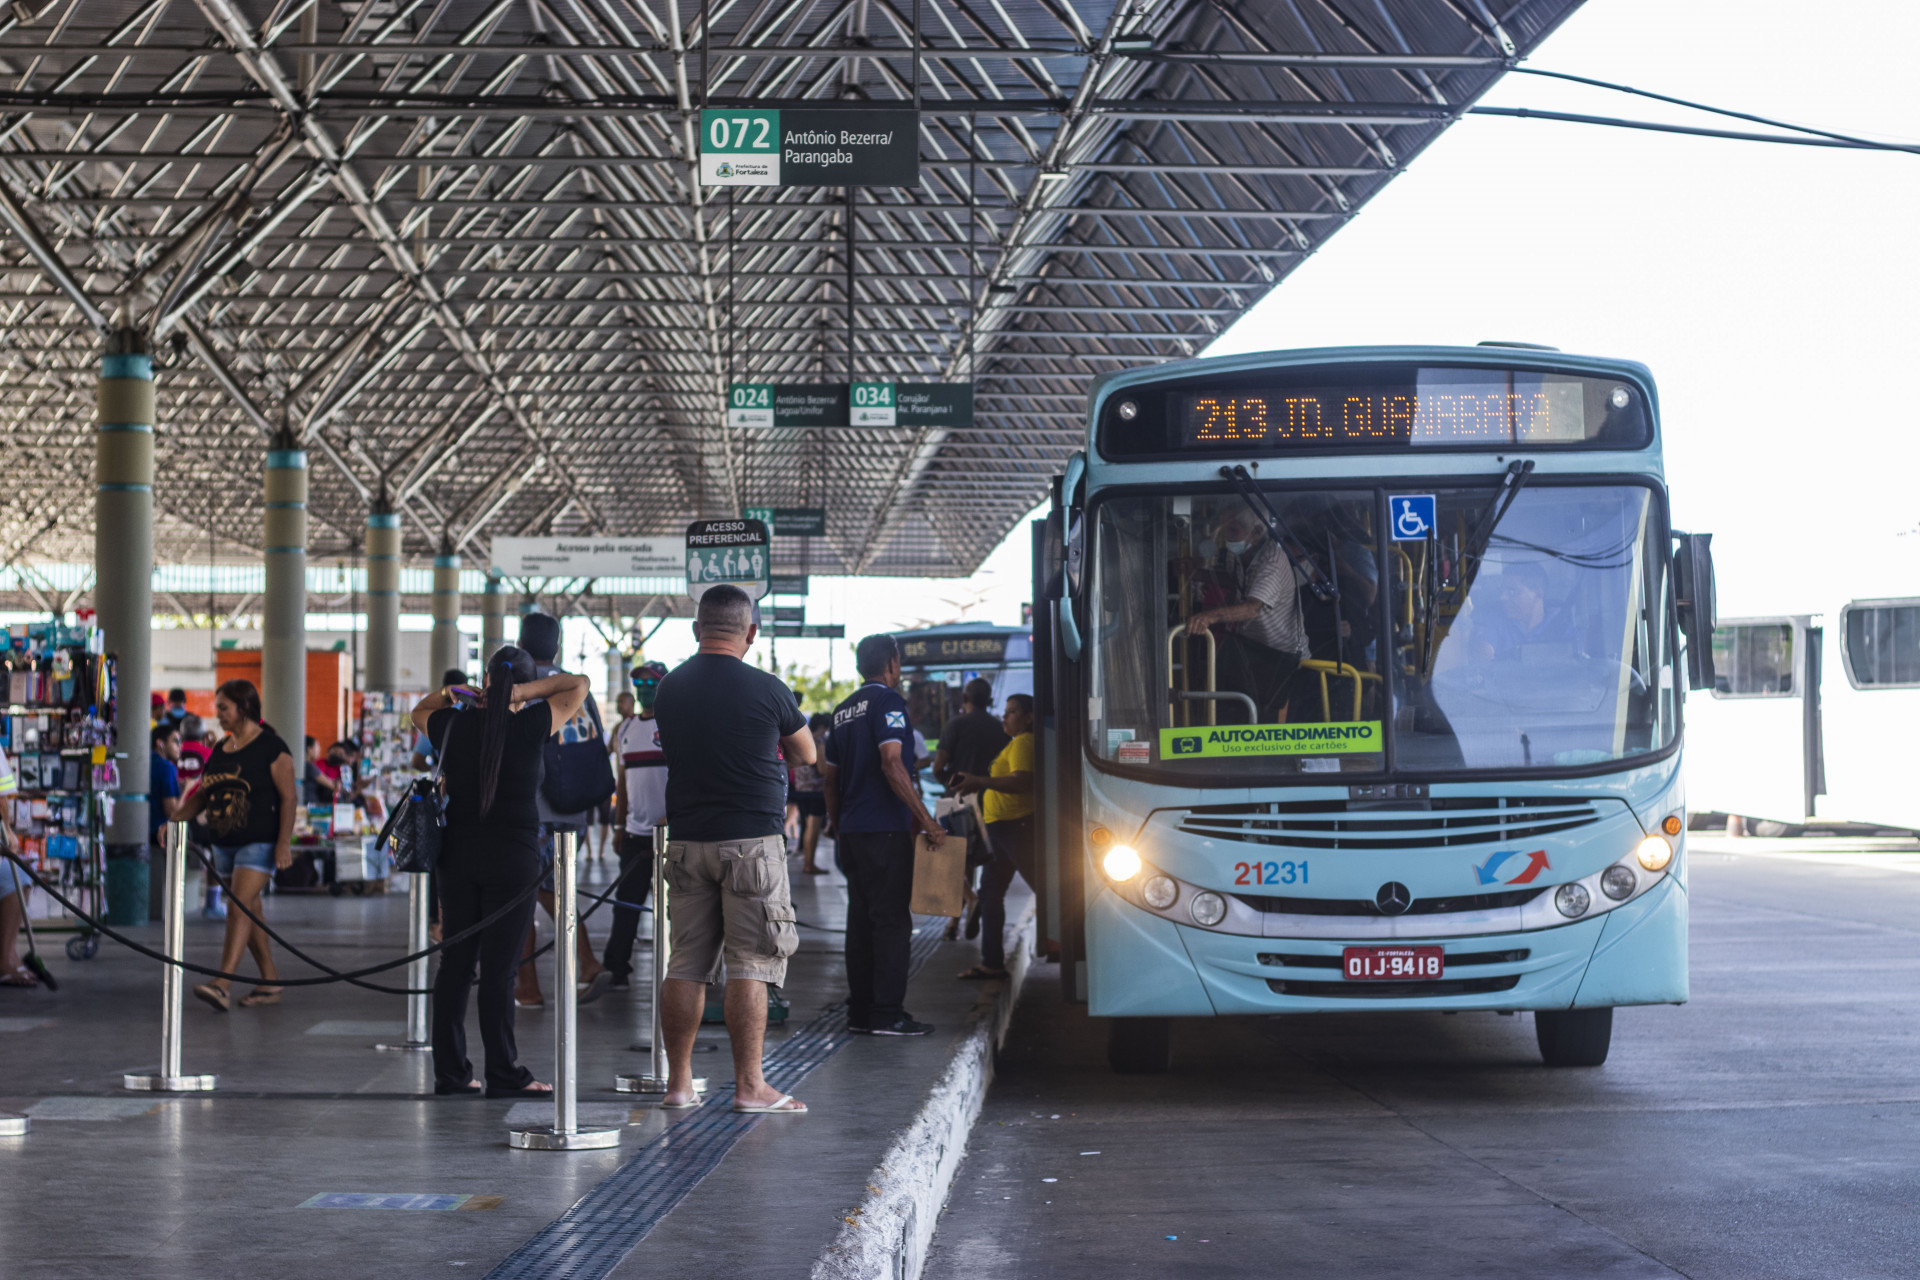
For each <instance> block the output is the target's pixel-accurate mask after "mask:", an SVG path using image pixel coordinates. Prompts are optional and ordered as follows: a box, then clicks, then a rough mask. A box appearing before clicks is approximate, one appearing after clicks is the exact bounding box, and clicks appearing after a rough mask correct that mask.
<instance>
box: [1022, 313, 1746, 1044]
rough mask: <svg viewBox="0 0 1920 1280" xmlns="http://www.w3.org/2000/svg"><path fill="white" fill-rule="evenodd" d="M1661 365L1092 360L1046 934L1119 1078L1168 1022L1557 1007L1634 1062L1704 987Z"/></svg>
mask: <svg viewBox="0 0 1920 1280" xmlns="http://www.w3.org/2000/svg"><path fill="white" fill-rule="evenodd" d="M1657 409H1658V402H1657V399H1656V393H1655V389H1654V384H1653V379H1652V376H1651V374H1650V373H1649V372H1648V370H1647V369H1646V368H1645V367H1643V366H1641V365H1639V364H1635V363H1632V362H1629V361H1623V360H1609V359H1595V358H1591V357H1585V356H1572V355H1563V354H1560V353H1558V352H1556V351H1553V350H1552V349H1550V348H1540V347H1528V346H1522V345H1521V344H1504V343H1503V344H1484V345H1482V346H1480V347H1467V348H1444V347H1371V348H1330V349H1321V350H1302V351H1287V352H1277V353H1267V354H1263V355H1250V356H1234V357H1227V358H1219V359H1203V360H1191V361H1185V362H1179V363H1172V364H1166V365H1159V366H1155V367H1151V368H1144V369H1138V370H1131V371H1127V372H1123V373H1119V374H1115V375H1112V376H1110V377H1107V378H1105V379H1103V380H1102V381H1101V382H1100V383H1098V384H1097V385H1096V387H1095V389H1094V391H1093V393H1092V397H1091V400H1090V404H1089V426H1088V433H1087V439H1086V448H1085V451H1084V452H1083V453H1076V454H1075V455H1074V456H1073V457H1072V459H1071V460H1070V461H1069V463H1068V466H1067V468H1066V472H1065V474H1064V475H1063V476H1062V477H1060V478H1059V479H1058V480H1056V482H1055V484H1054V502H1053V506H1052V509H1051V511H1050V514H1049V515H1048V516H1047V518H1046V519H1045V520H1043V521H1038V522H1036V524H1035V526H1034V570H1035V596H1034V598H1035V600H1036V602H1038V603H1037V605H1036V609H1035V618H1034V622H1035V632H1034V652H1035V659H1036V662H1035V668H1036V669H1035V683H1036V686H1037V692H1038V697H1039V706H1038V708H1037V709H1038V712H1039V722H1040V727H1039V734H1040V743H1039V746H1040V769H1041V775H1040V778H1039V788H1040V797H1039V798H1040V813H1041V829H1040V832H1039V834H1038V837H1037V838H1038V839H1039V841H1040V848H1041V854H1042V857H1041V858H1040V859H1039V863H1040V865H1039V867H1038V868H1037V878H1038V879H1040V880H1041V881H1042V884H1040V885H1038V886H1036V888H1037V889H1038V890H1039V891H1040V896H1041V924H1042V927H1043V929H1044V931H1045V933H1046V934H1047V937H1048V939H1050V942H1049V945H1050V946H1057V947H1058V948H1059V950H1060V955H1061V960H1062V980H1063V982H1064V983H1066V984H1067V989H1068V993H1069V996H1070V997H1077V998H1080V999H1084V1000H1085V1001H1086V1002H1087V1004H1088V1008H1089V1012H1090V1013H1092V1014H1093V1015H1095V1016H1098V1017H1102V1018H1107V1019H1111V1022H1110V1025H1109V1043H1108V1054H1109V1059H1110V1061H1111V1063H1112V1065H1113V1066H1114V1068H1115V1069H1116V1070H1120V1071H1142V1072H1144V1071H1158V1070H1165V1069H1166V1068H1167V1066H1168V1064H1169V1062H1170V1054H1171V1045H1172V1020H1173V1019H1175V1018H1184V1017H1212V1016H1224V1015H1236V1014H1276V1013H1326V1012H1337V1011H1342V1010H1361V1009H1364V1010H1367V1011H1381V1010H1449V1011H1457V1010H1485V1011H1493V1012H1515V1011H1519V1010H1528V1011H1531V1012H1532V1013H1533V1016H1534V1025H1535V1031H1536V1034H1537V1038H1538V1041H1539V1045H1540V1052H1541V1055H1542V1057H1543V1058H1544V1060H1545V1061H1546V1062H1547V1063H1549V1064H1551V1065H1557V1066H1572V1065H1597V1064H1599V1063H1601V1062H1603V1061H1605V1059H1606V1055H1607V1050H1608V1046H1609V1044H1610V1041H1611V1037H1612V1025H1613V1010H1614V1008H1615V1007H1616V1006H1618V1005H1639V1004H1661V1003H1680V1002H1683V1001H1685V1000H1686V998H1687V896H1686V844H1685V842H1686V835H1685V832H1686V811H1685V793H1684V785H1683V781H1682V774H1681V767H1680V742H1681V732H1680V731H1681V714H1682V710H1681V704H1682V701H1683V698H1684V690H1685V689H1686V688H1704V687H1709V686H1710V685H1711V682H1712V667H1711V662H1712V655H1711V644H1710V641H1709V639H1708V638H1709V637H1710V636H1711V634H1712V627H1713V606H1712V564H1711V558H1710V552H1709V536H1708V535H1705V534H1694V535H1689V534H1680V533H1674V532H1673V531H1672V529H1671V526H1670V523H1669V520H1668V512H1667V493H1666V486H1665V483H1664V477H1663V471H1662V465H1661V452H1660V434H1659V419H1658V412H1657Z"/></svg>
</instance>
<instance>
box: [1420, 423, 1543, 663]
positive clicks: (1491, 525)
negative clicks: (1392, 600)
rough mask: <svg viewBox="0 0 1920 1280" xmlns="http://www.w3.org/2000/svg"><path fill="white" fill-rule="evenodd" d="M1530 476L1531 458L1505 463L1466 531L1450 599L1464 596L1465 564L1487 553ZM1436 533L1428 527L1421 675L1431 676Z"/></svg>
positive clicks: (1438, 579) (1437, 587)
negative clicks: (1427, 593) (1493, 490)
mask: <svg viewBox="0 0 1920 1280" xmlns="http://www.w3.org/2000/svg"><path fill="white" fill-rule="evenodd" d="M1532 476H1533V459H1532V458H1527V459H1525V460H1523V461H1520V462H1511V463H1508V464H1507V472H1506V474H1505V475H1504V476H1502V477H1501V478H1500V488H1499V490H1498V491H1497V492H1496V493H1495V494H1494V495H1493V497H1491V498H1490V499H1488V500H1487V505H1486V506H1484V507H1482V508H1481V509H1480V517H1479V519H1477V520H1475V521H1474V522H1473V529H1472V530H1471V531H1470V532H1469V533H1468V534H1467V540H1466V543H1465V544H1464V545H1463V546H1461V548H1460V550H1459V553H1458V556H1457V558H1456V560H1455V563H1454V565H1453V574H1452V576H1453V579H1454V582H1453V585H1452V586H1451V587H1448V588H1447V592H1448V595H1449V596H1450V597H1451V599H1452V602H1454V603H1458V602H1459V601H1460V600H1461V599H1462V598H1463V596H1464V595H1465V593H1466V589H1467V583H1468V580H1469V578H1470V577H1471V573H1472V572H1473V571H1470V570H1469V568H1468V566H1469V565H1473V566H1478V565H1479V563H1480V560H1481V557H1483V556H1485V555H1486V553H1487V544H1488V543H1490V542H1492V541H1493V531H1494V530H1495V529H1497V528H1499V526H1500V521H1501V520H1502V519H1504V518H1505V517H1506V514H1507V510H1508V508H1510V507H1512V506H1513V500H1514V499H1515V498H1517V497H1519V496H1520V491H1521V490H1522V489H1524V488H1526V487H1527V481H1528V480H1529V479H1531V478H1532ZM1437 534H1438V531H1437V530H1435V529H1433V528H1431V527H1429V528H1428V529H1427V565H1428V574H1429V581H1430V582H1431V584H1432V586H1431V593H1432V594H1431V595H1430V596H1429V598H1428V603H1427V643H1426V664H1425V665H1426V670H1425V671H1424V672H1422V674H1423V675H1425V676H1427V677H1429V678H1431V677H1432V675H1433V663H1434V658H1435V657H1436V656H1437V655H1436V654H1435V653H1434V638H1435V632H1436V631H1437V630H1438V623H1439V614H1440V591H1441V588H1442V586H1443V584H1444V581H1445V579H1444V577H1443V576H1442V575H1441V573H1440V569H1439V564H1440V561H1439V551H1440V545H1439V539H1438V536H1437Z"/></svg>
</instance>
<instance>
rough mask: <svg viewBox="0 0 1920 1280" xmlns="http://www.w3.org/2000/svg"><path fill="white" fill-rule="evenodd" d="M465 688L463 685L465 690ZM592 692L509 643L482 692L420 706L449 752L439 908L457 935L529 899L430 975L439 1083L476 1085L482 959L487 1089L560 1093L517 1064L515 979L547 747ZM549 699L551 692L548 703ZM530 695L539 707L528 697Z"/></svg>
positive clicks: (433, 737) (430, 735)
mask: <svg viewBox="0 0 1920 1280" xmlns="http://www.w3.org/2000/svg"><path fill="white" fill-rule="evenodd" d="M463 694H464V691H463ZM586 698H587V679H586V677H585V676H573V675H565V674H555V675H551V676H548V677H546V678H545V679H543V680H536V679H534V668H533V658H532V657H531V656H530V655H529V654H527V652H526V651H525V650H523V649H519V648H516V647H514V646H513V645H506V646H504V647H502V648H501V649H500V650H499V651H498V652H496V653H495V654H494V655H493V658H492V660H491V661H489V662H488V663H487V690H486V693H485V694H484V695H483V696H481V697H479V698H471V697H463V699H462V702H461V703H456V702H455V700H454V698H453V695H452V692H451V691H450V690H448V689H440V690H437V691H436V692H433V693H430V694H428V695H427V696H426V697H424V698H422V699H421V700H420V701H419V702H418V703H417V704H415V706H414V708H413V724H414V727H415V728H416V729H418V730H420V731H421V732H422V733H424V734H426V735H427V740H428V741H429V742H431V743H432V744H433V749H434V750H435V751H437V752H438V753H439V754H440V759H441V760H442V761H443V764H442V766H441V778H442V780H443V781H444V783H445V785H446V793H447V837H446V843H445V846H444V848H443V851H442V853H441V857H440V867H439V880H440V918H441V927H442V929H443V930H444V931H445V933H446V935H447V936H448V937H450V938H451V937H454V936H456V935H457V934H459V933H461V932H462V931H463V930H466V929H470V928H472V927H473V926H474V925H475V924H478V923H479V922H480V921H481V920H483V919H485V918H486V917H488V916H490V915H492V914H493V913H494V912H496V911H498V910H500V909H501V908H502V907H504V906H506V905H507V904H508V903H510V902H512V901H513V900H514V899H515V898H522V897H523V895H524V898H523V900H522V901H521V903H520V906H519V907H518V908H516V909H515V910H512V911H509V912H507V913H506V914H505V915H503V916H501V917H500V918H499V919H498V920H495V921H494V922H493V923H492V924H490V925H488V926H487V927H486V928H485V929H483V930H481V931H480V933H479V934H477V935H476V936H474V937H471V938H467V939H464V940H462V941H460V942H456V943H454V944H453V945H452V946H450V947H448V948H447V949H446V950H445V951H443V952H441V954H440V972H439V973H438V974H437V975H436V976H435V978H434V982H433V1091H434V1092H435V1093H440V1094H449V1093H478V1092H480V1089H481V1085H480V1083H479V1082H478V1081H476V1080H475V1079H474V1078H473V1064H472V1063H471V1062H470V1061H468V1059H467V1030H466V1026H467V991H468V988H470V987H471V986H472V985H473V970H474V963H475V961H476V960H477V961H478V962H479V967H480V998H479V1005H480V1040H481V1042H482V1043H483V1044H484V1045H485V1046H486V1053H487V1075H486V1093H487V1096H488V1097H489V1098H499V1097H526V1096H533V1095H537V1094H548V1093H551V1092H552V1086H550V1085H545V1084H540V1083H537V1082H536V1081H535V1080H534V1078H533V1073H532V1072H531V1071H528V1070H527V1069H526V1068H525V1067H523V1066H521V1065H520V1061H519V1054H518V1051H517V1050H516V1049H515V1047H514V1043H513V980H514V974H515V971H516V970H517V969H518V967H519V963H520V943H521V940H522V939H523V938H525V937H526V936H527V930H528V928H529V927H531V925H532V923H533V905H534V899H533V894H532V893H531V892H529V890H530V889H532V887H533V886H534V885H536V884H538V883H539V881H540V878H541V877H542V876H543V875H544V874H545V872H546V866H545V863H544V862H543V861H542V860H541V857H540V811H539V807H538V804H537V802H536V799H535V797H536V795H537V794H538V792H539V788H540V748H541V745H542V744H543V743H544V742H545V741H546V740H547V739H548V738H550V737H552V736H553V735H554V734H557V733H559V732H560V730H561V728H562V727H563V726H564V725H566V723H567V722H568V721H569V720H571V719H573V717H574V715H575V714H576V713H577V712H578V711H579V710H580V707H581V704H582V703H584V702H585V701H586ZM540 699H544V701H539V700H540ZM529 704H531V705H529Z"/></svg>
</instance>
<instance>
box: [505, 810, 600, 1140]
mask: <svg viewBox="0 0 1920 1280" xmlns="http://www.w3.org/2000/svg"><path fill="white" fill-rule="evenodd" d="M576 852H577V850H576V849H575V848H574V835H573V832H571V831H557V832H555V833H554V836H553V985H554V986H555V987H556V988H557V990H556V991H555V992H554V1001H553V1123H552V1124H550V1125H545V1124H543V1125H536V1126H534V1127H533V1128H530V1129H515V1130H514V1131H513V1132H512V1133H511V1134H509V1135H508V1138H507V1142H508V1145H510V1146H514V1147H519V1148H520V1149H522V1150H524V1151H583V1150H590V1149H594V1148H601V1147H617V1146H619V1145H620V1130H619V1129H582V1128H581V1127H580V1125H579V1109H578V1106H577V1105H576V1103H575V1100H574V1077H575V1076H577V1075H578V1074H579V1071H578V1067H579V1063H578V1062H577V1061H576V1059H575V1056H574V1029H575V1028H574V1010H575V1006H574V1000H575V998H576V997H577V996H578V994H579V993H578V992H577V991H575V990H574V983H575V981H576V977H577V972H576V971H577V968H578V965H577V960H578V955H577V953H576V952H575V947H576V946H578V943H577V942H576V938H577V937H578V935H579V920H578V919H577V917H576V914H575V913H576V911H577V910H578V908H579V894H578V891H577V888H576V886H575V884H574V855H575V853H576Z"/></svg>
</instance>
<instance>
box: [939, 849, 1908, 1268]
mask: <svg viewBox="0 0 1920 1280" xmlns="http://www.w3.org/2000/svg"><path fill="white" fill-rule="evenodd" d="M1822 843H1823V845H1824V842H1822ZM1801 844H1802V842H1799V841H1791V840H1784V841H1759V840H1738V841H1730V842H1726V844H1724V845H1723V844H1721V843H1719V842H1714V843H1712V844H1711V845H1709V844H1708V843H1707V842H1705V841H1700V842H1696V843H1695V844H1694V845H1693V846H1692V854H1691V856H1692V867H1691V872H1690V875H1691V898H1692V920H1693V938H1692V942H1693V947H1692V974H1693V999H1692V1002H1691V1003H1690V1004H1688V1005H1686V1006H1684V1007H1678V1008H1675V1007H1668V1006H1662V1007H1655V1008H1643V1009H1624V1010H1621V1011H1620V1012H1619V1013H1618V1014H1617V1015H1616V1017H1615V1024H1614V1041H1613V1052H1612V1055H1611V1058H1610V1060H1609V1061H1608V1062H1607V1064H1606V1065H1605V1066H1603V1067H1599V1068H1593V1069H1583V1070H1550V1069H1548V1068H1545V1067H1543V1066H1541V1065H1540V1061H1539V1057H1538V1055H1537V1053H1536V1051H1535V1045H1534V1037H1533V1028H1532V1025H1531V1019H1530V1018H1528V1017H1527V1016H1525V1015H1519V1016H1515V1017H1506V1018H1503V1017H1499V1016H1497V1015H1494V1014H1461V1015H1458V1016H1453V1017H1449V1016H1445V1015H1441V1014H1437V1013H1436V1014H1414V1015H1382V1014H1367V1013H1355V1014H1350V1015H1348V1014H1341V1015H1322V1016H1310V1017H1279V1018H1265V1019H1251V1018H1249V1019H1231V1020H1220V1021H1201V1020H1191V1021H1182V1022H1180V1023H1178V1024H1176V1032H1175V1036H1176V1038H1175V1051H1174V1069H1173V1072H1172V1074H1170V1075H1167V1076H1160V1077H1141V1076H1131V1077H1122V1076H1115V1075H1113V1074H1112V1073H1111V1072H1110V1071H1109V1070H1108V1068H1107V1065H1106V1062H1105V1031H1104V1027H1102V1026H1100V1025H1098V1024H1096V1023H1095V1022H1094V1021H1093V1020H1091V1019H1089V1018H1087V1017H1086V1016H1085V1014H1084V1011H1083V1010H1082V1009H1080V1008H1078V1007H1070V1006H1065V1005H1062V1004H1061V1003H1060V1002H1059V1000H1058V997H1057V995H1056V992H1057V989H1058V988H1057V985H1056V984H1054V983H1051V982H1049V981H1048V978H1049V977H1050V976H1051V971H1050V970H1047V969H1036V970H1035V971H1034V973H1033V975H1032V978H1031V980H1030V983H1029V986H1028V989H1027V994H1026V996H1025V997H1024V999H1023V1000H1022V1002H1021V1005H1020V1008H1019V1009H1018V1010H1017V1012H1016V1014H1015V1018H1014V1023H1013V1027H1012V1030H1011V1032H1010V1033H1009V1036H1008V1039H1007V1044H1006V1048H1005V1050H1004V1051H1003V1053H1002V1055H1001V1061H1000V1068H999V1075H998V1078H997V1080H996V1082H995V1084H994V1087H993V1090H992V1092H991V1094H990V1096H989V1099H988V1103H987V1106H986V1109H985V1111H984V1112H983V1113H982V1116H981V1119H980V1123H979V1125H978V1126H977V1128H976V1129H975V1131H974V1135H973V1140H972V1143H971V1149H970V1152H969V1155H968V1158H967V1160H966V1162H965V1164H964V1165H963V1166H962V1167H961V1170H960V1174H959V1177H958V1180H957V1181H956V1183H955V1185H954V1190H953V1194H952V1196H951V1198H950V1200H949V1203H948V1206H947V1212H946V1213H945V1215H944V1216H943V1217H942V1218H941V1222H940V1228H939V1230H938V1232H937V1233H936V1235H935V1237H934V1241H933V1249H932V1254H931V1257H930V1261H929V1263H928V1266H927V1269H926V1272H925V1274H926V1275H927V1276H928V1277H929V1278H930V1280H975V1278H977V1277H982V1276H992V1277H995V1280H1025V1278H1028V1277H1031V1278H1033V1280H1077V1278H1079V1277H1086V1278H1087V1280H1108V1278H1110V1277H1114V1276H1127V1275H1140V1276H1154V1277H1196V1278H1198V1277H1207V1278H1208V1280H1212V1278H1215V1277H1226V1276H1234V1277H1238V1276H1246V1277H1268V1276H1295V1275H1300V1276H1314V1277H1325V1278H1326V1280H1339V1278H1341V1277H1353V1278H1355V1280H1361V1278H1366V1280H1372V1278H1373V1277H1380V1276H1417V1277H1420V1278H1421V1280H1451V1278H1455V1277H1457V1278H1459V1280H1495V1278H1504V1277H1513V1278H1516V1280H1518V1278H1522V1277H1525V1278H1527V1280H1535V1278H1538V1277H1562V1276H1580V1277H1587V1276H1605V1277H1622V1278H1625V1277H1634V1278H1638V1277H1659V1276H1679V1275H1684V1276H1688V1277H1693V1278H1694V1280H1763V1278H1764V1280H1798V1278H1802V1277H1804V1278H1805V1280H1831V1278H1833V1277H1849V1278H1850V1280H1867V1278H1873V1277H1885V1278H1886V1280H1895V1278H1902V1280H1905V1278H1910V1277H1912V1276H1913V1275H1915V1274H1916V1272H1917V1271H1920V1215H1916V1213H1915V1206H1917V1205H1920V1162H1917V1161H1916V1160H1915V1158H1914V1153H1915V1151H1916V1150H1917V1149H1920V1016H1916V1015H1920V875H1916V874H1915V873H1916V872H1917V871H1920V862H1917V861H1916V860H1915V859H1914V858H1913V857H1912V856H1911V855H1910V854H1902V853H1900V852H1898V851H1890V852H1885V853H1870V852H1863V851H1861V850H1859V849H1857V848H1856V849H1854V850H1853V851H1851V852H1849V851H1847V850H1842V849H1838V848H1825V847H1822V848H1817V849H1810V848H1805V847H1799V846H1801ZM1728 846H1735V847H1734V848H1731V849H1729V848H1728Z"/></svg>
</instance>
